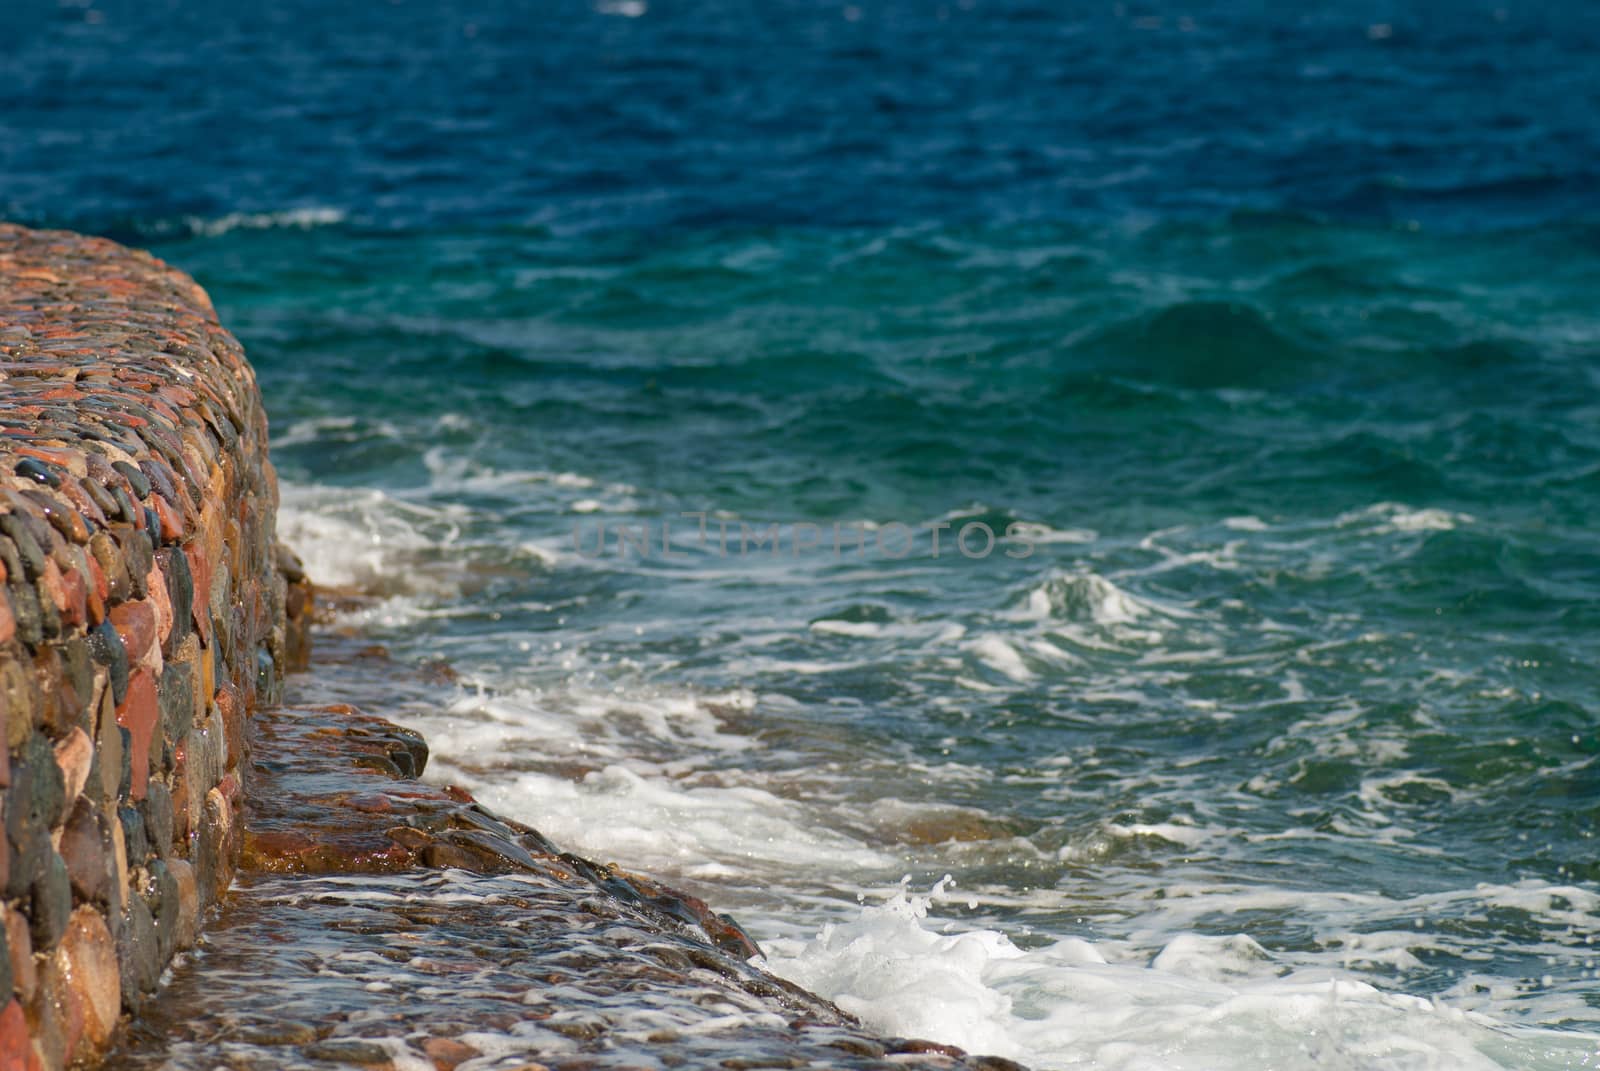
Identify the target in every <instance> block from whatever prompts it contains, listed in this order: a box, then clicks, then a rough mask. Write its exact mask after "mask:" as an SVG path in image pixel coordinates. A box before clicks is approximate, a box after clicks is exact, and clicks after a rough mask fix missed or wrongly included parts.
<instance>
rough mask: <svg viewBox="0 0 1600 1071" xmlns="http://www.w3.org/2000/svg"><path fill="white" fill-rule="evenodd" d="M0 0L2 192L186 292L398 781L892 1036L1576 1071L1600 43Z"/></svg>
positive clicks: (1586, 1010) (1594, 484)
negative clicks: (244, 386)
mask: <svg viewBox="0 0 1600 1071" xmlns="http://www.w3.org/2000/svg"><path fill="white" fill-rule="evenodd" d="M0 26H4V28H5V29H6V31H7V32H8V34H9V36H10V39H11V40H12V41H13V42H14V45H13V46H12V47H11V49H10V52H9V54H8V55H7V56H6V57H5V59H4V60H3V61H0V62H3V63H4V66H3V67H0V72H3V77H0V135H3V136H0V214H3V215H5V216H8V217H10V218H13V219H18V220H21V221H24V222H29V223H34V224H41V225H66V226H73V227H78V228H81V229H87V230H91V231H97V232H100V233H105V234H109V235H111V236H113V237H117V238H120V239H122V240H126V241H131V242H135V243H139V244H143V245H150V246H154V247H155V248H156V250H157V252H159V253H160V254H161V255H162V256H165V257H167V258H168V259H170V260H171V261H173V262H174V263H176V264H177V265H179V266H180V267H182V268H184V269H186V270H188V271H190V272H192V273H193V274H195V275H196V276H197V277H198V278H199V280H200V281H201V282H202V283H203V284H204V285H205V286H206V287H207V288H208V289H209V290H210V292H211V293H212V295H213V297H214V298H215V300H216V302H217V304H218V307H219V311H220V313H221V316H222V318H223V320H224V322H225V323H226V324H227V325H228V326H229V327H231V328H232V329H233V330H234V331H235V333H236V334H238V335H239V337H240V338H241V339H242V340H243V342H244V343H245V345H246V347H247V349H248V351H249V353H250V356H251V358H252V360H253V362H254V363H255V365H256V368H257V370H258V373H259V378H260V382H261V384H262V388H263V391H264V393H265V396H266V401H267V406H268V410H269V413H270V414H271V418H272V429H273V456H274V459H275V461H276V463H277V465H278V468H279V473H280V475H281V477H282V481H283V500H284V503H283V511H282V514H281V518H280V526H281V529H282V532H283V535H284V537H285V538H286V540H287V541H288V542H289V543H290V544H291V545H292V546H294V547H295V548H296V549H297V550H298V551H299V552H300V553H301V554H302V555H303V556H304V557H305V559H306V562H307V565H308V568H309V570H310V572H311V573H312V575H313V577H314V578H316V579H317V580H318V581H319V582H320V583H323V584H326V585H330V586H334V587H339V588H344V589H348V590H354V591H358V592H360V593H363V594H365V595H367V596H370V597H371V598H370V599H369V600H368V601H366V602H363V603H360V604H359V605H356V606H355V607H354V608H352V609H348V610H347V611H346V612H345V613H344V615H343V617H342V618H341V620H340V622H339V624H340V625H341V626H343V627H348V628H357V629H359V630H361V631H362V633H363V634H364V635H365V636H367V637H370V639H371V641H372V642H375V643H382V644H384V645H385V646H386V647H387V648H388V650H389V651H390V653H391V655H392V657H394V658H395V659H397V660H399V661H401V662H402V663H407V664H414V665H421V664H423V663H431V662H433V661H436V660H444V661H445V662H448V663H449V664H450V665H451V666H452V667H454V669H455V671H456V673H457V675H458V676H457V682H456V683H455V684H454V685H452V686H450V687H448V688H445V689H442V690H439V691H438V692H436V693H428V694H427V695H426V696H424V697H420V698H419V697H418V696H417V695H415V694H411V693H404V694H402V693H401V692H399V691H397V692H396V694H395V697H394V702H393V704H392V705H391V706H390V707H389V708H388V709H385V708H384V707H383V704H382V703H381V702H379V703H377V704H376V705H377V706H378V709H379V711H380V712H382V713H386V714H390V715H391V716H395V717H398V718H399V719H400V720H402V721H404V722H406V723H407V724H410V725H413V726H415V727H417V728H420V729H422V730H423V731H425V732H426V733H427V734H428V737H429V739H430V742H431V744H432V745H433V748H434V752H435V759H434V765H433V768H432V773H431V776H432V777H434V778H436V779H439V780H448V781H453V782H457V783H460V784H462V785H464V786H466V787H467V788H469V789H470V790H471V791H473V792H474V793H475V794H477V795H478V797H479V798H480V799H482V800H484V801H485V802H486V803H488V804H490V805H492V806H493V807H495V808H497V809H499V810H501V811H503V812H505V813H507V814H509V815H513V816H515V817H517V818H520V819H523V820H525V821H528V822H530V823H532V824H534V825H536V826H537V827H539V828H540V829H541V830H542V831H543V832H545V833H546V834H547V835H549V836H551V837H552V838H554V839H555V840H557V841H558V842H561V843H563V844H564V845H567V846H570V847H571V848H573V849H575V850H578V851H581V852H583V853H585V854H588V855H591V856H595V857H599V858H603V859H614V860H616V861H618V862H620V863H622V864H624V865H625V866H628V867H630V868H634V869H640V870H645V871H648V872H651V873H654V874H656V875H658V876H660V877H662V878H665V879H667V880H670V881H672V882H674V883H677V884H679V885H682V886H685V887H687V888H690V889H693V890H694V891H696V892H698V893H700V894H701V895H703V896H705V897H707V898H708V899H710V900H711V901H712V902H713V903H715V904H716V905H717V906H718V907H719V908H726V909H731V910H733V911H734V912H735V913H736V914H737V915H738V916H739V917H740V919H741V920H742V921H743V922H744V924H745V925H746V927H747V928H748V929H749V930H750V931H751V933H752V934H753V935H754V936H755V937H756V938H757V939H758V940H759V941H761V943H762V944H763V946H764V948H765V949H766V952H767V963H768V966H769V967H770V969H772V970H774V971H776V972H777V973H780V974H783V975H784V976H786V977H789V978H792V979H794V980H796V981H798V982H801V983H803V984H805V985H807V986H809V987H811V988H813V989H815V990H816V991H818V992H820V993H822V994H824V995H826V996H829V997H831V998H832V999H834V1000H835V1001H837V1002H838V1003H839V1004H840V1005H841V1006H843V1007H845V1008H846V1009H848V1010H850V1011H852V1012H854V1013H856V1014H858V1015H859V1016H861V1017H862V1018H863V1019H864V1020H866V1021H867V1022H868V1023H870V1024H871V1025H872V1026H874V1027H876V1028H878V1029H880V1030H882V1031H885V1032H888V1033H896V1034H913V1035H922V1036H927V1037H931V1038H934V1039H937V1040H940V1041H946V1042H952V1043H955V1044H959V1045H963V1046H966V1047H969V1048H971V1049H974V1050H980V1051H985V1052H994V1053H998V1054H1002V1055H1006V1056H1010V1057H1013V1058H1016V1059H1019V1060H1023V1061H1026V1062H1029V1063H1031V1064H1033V1065H1035V1066H1038V1067H1040V1068H1062V1067H1073V1068H1077V1067H1083V1068H1127V1069H1134V1068H1138V1069H1146V1068H1149V1069H1157V1068H1160V1069H1179V1068H1182V1069H1189V1068H1215V1069H1226V1071H1234V1069H1251V1068H1296V1067H1318V1068H1323V1067H1327V1068H1352V1069H1354V1068H1361V1069H1366V1068H1385V1069H1388V1068H1396V1069H1399V1068H1404V1069H1411V1068H1441V1069H1457V1068H1493V1067H1511V1068H1576V1067H1589V1066H1594V1065H1595V1064H1596V1063H1600V977H1597V969H1600V966H1597V959H1600V951H1597V949H1596V948H1595V945H1594V939H1595V933H1596V928H1597V923H1600V862H1597V859H1596V852H1595V840H1594V836H1595V821H1596V817H1597V812H1600V766H1597V758H1596V755H1597V753H1600V736H1597V732H1596V722H1597V717H1600V686H1597V683H1596V675H1595V654H1596V651H1597V650H1600V644H1597V640H1600V610H1597V608H1596V607H1597V605H1600V602H1597V600H1600V552H1597V550H1596V542H1595V524H1596V519H1597V516H1600V423H1597V420H1600V400H1597V399H1600V374H1597V371H1596V369H1597V367H1600V365H1597V363H1596V361H1597V356H1600V313H1597V312H1596V306H1595V297H1594V295H1595V294H1596V292H1597V290H1600V174H1597V172H1596V167H1595V163H1594V161H1595V160H1596V159H1600V126H1597V125H1596V124H1595V122H1594V119H1593V116H1594V109H1595V106H1596V100H1597V97H1596V93H1597V92H1600V77H1597V73H1596V72H1597V68H1596V67H1595V65H1594V63H1593V56H1594V55H1595V50H1596V48H1597V47H1600V21H1597V19H1596V17H1595V15H1594V14H1593V13H1592V12H1591V11H1590V9H1589V8H1587V7H1585V6H1583V5H1578V4H1558V3H1552V4H1546V5H1535V6H1532V7H1529V8H1527V9H1523V8H1516V7H1506V6H1495V5H1492V4H1470V3H1469V4H1454V5H1420V6H1417V5H1408V6H1401V5H1396V4H1388V3H1381V2H1370V3H1356V4H1342V5H1333V4H1313V5H1301V6H1298V7H1295V8H1293V9H1290V8H1285V7H1282V6H1281V5H1260V4H1253V3H1231V4H1230V3H1220V2H1211V3H1198V4H1194V5H1190V6H1186V7H1173V6H1169V5H1160V4H1148V5H1141V4H1131V3H1130V4H1125V5H1124V4H1116V5H1112V4H1096V5H1040V4H1032V3H1027V2H1024V0H953V2H950V3H938V2H935V0H928V2H926V3H911V2H882V3H878V2H873V0H854V2H845V3H827V2H819V3H798V2H780V3H769V4H763V5H751V4H736V3H731V2H727V0H717V2H709V0H708V2H703V3H667V2H665V0H648V2H645V0H628V2H627V3H601V4H595V5H585V4H583V3H571V4H564V5H539V6H533V5H518V4H511V3H496V2H491V0H483V2H481V3H476V4H467V3H461V4H455V5H449V6H438V5H428V4H421V3H416V2H411V3H399V4H390V5H373V6H369V7H361V8H355V9H351V10H342V9H341V10H335V9H332V8H325V7H324V6H323V5H314V4H310V3H309V2H294V3H285V4H281V5H274V6H273V7H272V8H271V9H270V10H261V11H256V10H245V9H244V8H242V7H241V8H240V9H238V10H229V11H207V12H204V13H201V12H199V11H198V10H188V9H185V8H182V7H176V6H174V7H172V8H170V9H168V8H163V7H161V6H160V5H140V6H138V7H135V6H131V5H120V4H114V3H102V2H100V0H95V2H93V3H87V4H84V5H76V4H74V5H64V6H62V7H59V8H57V7H49V8H46V7H43V6H39V7H37V8H36V7H34V6H32V5H30V4H28V3H24V4H22V5H20V6H18V7H15V8H13V9H11V10H9V11H7V12H6V13H5V14H3V15H0ZM774 526H775V527H774ZM985 533H988V536H989V537H992V540H993V542H992V543H990V542H989V538H988V537H986V536H985ZM935 534H937V535H938V536H939V537H940V538H941V540H942V543H941V545H940V548H939V552H938V553H937V554H935V553H934V550H933V545H932V537H933V536H934V535H935ZM958 540H959V541H958ZM980 551H981V552H982V553H979V552H980Z"/></svg>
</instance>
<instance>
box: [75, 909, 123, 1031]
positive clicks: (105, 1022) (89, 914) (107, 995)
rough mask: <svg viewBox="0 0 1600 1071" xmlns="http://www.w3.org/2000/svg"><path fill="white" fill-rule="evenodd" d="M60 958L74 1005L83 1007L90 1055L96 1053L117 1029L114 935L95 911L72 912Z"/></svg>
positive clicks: (118, 983) (118, 1005) (118, 1003)
mask: <svg viewBox="0 0 1600 1071" xmlns="http://www.w3.org/2000/svg"><path fill="white" fill-rule="evenodd" d="M60 955H61V956H62V957H63V958H64V959H65V961H66V965H67V977H68V986H69V987H70V989H71V991H72V997H73V999H74V1002H75V1003H77V1004H79V1005H80V1006H81V1007H82V1015H83V1038H84V1040H85V1041H86V1042H87V1044H88V1048H89V1051H90V1052H97V1051H99V1050H100V1049H102V1048H104V1047H105V1045H106V1043H107V1042H108V1041H110V1040H111V1034H112V1032H113V1031H114V1030H115V1029H116V1026H117V1016H118V1014H119V1012H120V1010H121V1004H122V985H121V980H120V978H119V977H118V973H119V972H118V966H117V957H116V948H115V945H114V944H113V942H112V939H111V934H110V932H109V931H108V930H107V929H106V925H105V922H104V921H103V920H102V919H101V918H100V916H99V914H97V913H96V912H95V911H94V910H93V909H91V908H87V907H80V908H79V909H78V910H77V911H75V912H73V914H72V919H71V921H70V922H69V923H68V926H67V932H66V935H65V936H64V937H63V938H62V942H61V952H60Z"/></svg>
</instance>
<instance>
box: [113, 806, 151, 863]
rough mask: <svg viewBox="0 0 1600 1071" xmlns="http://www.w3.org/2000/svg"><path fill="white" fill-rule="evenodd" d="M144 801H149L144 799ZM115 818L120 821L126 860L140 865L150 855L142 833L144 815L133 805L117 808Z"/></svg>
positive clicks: (147, 843)
mask: <svg viewBox="0 0 1600 1071" xmlns="http://www.w3.org/2000/svg"><path fill="white" fill-rule="evenodd" d="M145 802H146V803H149V802H150V801H149V800H148V799H146V800H145ZM117 820H118V821H119V822H121V823H122V841H123V844H124V845H125V846H126V847H125V849H124V850H125V851H126V852H127V853H128V861H129V862H130V863H133V864H135V865H140V866H142V865H143V864H144V861H145V860H146V859H148V858H149V857H150V850H151V849H150V842H149V841H148V840H147V839H146V838H145V835H144V817H143V816H142V815H141V814H140V813H139V811H138V809H137V808H134V807H119V808H117Z"/></svg>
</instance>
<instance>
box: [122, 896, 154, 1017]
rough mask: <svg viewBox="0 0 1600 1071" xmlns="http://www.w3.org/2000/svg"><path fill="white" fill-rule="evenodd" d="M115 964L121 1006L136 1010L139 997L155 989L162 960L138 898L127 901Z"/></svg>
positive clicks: (149, 919)
mask: <svg viewBox="0 0 1600 1071" xmlns="http://www.w3.org/2000/svg"><path fill="white" fill-rule="evenodd" d="M117 962H118V965H119V967H120V974H121V976H122V1003H123V1006H124V1007H126V1008H128V1009H129V1010H137V1009H138V1007H139V1005H140V1003H141V999H140V998H141V997H142V995H143V994H145V993H149V992H151V991H152V990H154V989H155V987H156V983H157V982H158V981H159V980H160V978H161V968H162V964H163V963H164V961H163V960H162V959H161V958H160V949H159V947H158V945H157V940H156V924H155V919H153V918H152V917H151V915H150V908H149V907H148V906H146V904H145V902H144V899H143V898H142V897H138V896H135V897H133V898H132V899H131V900H129V901H128V910H127V912H126V913H125V914H124V916H123V924H122V928H121V933H120V934H119V936H118V939H117Z"/></svg>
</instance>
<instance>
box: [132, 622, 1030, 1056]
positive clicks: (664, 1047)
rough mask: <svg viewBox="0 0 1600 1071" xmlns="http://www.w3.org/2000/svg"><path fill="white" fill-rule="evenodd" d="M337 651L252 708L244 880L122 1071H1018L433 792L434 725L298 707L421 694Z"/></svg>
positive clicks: (143, 1028)
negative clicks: (798, 974) (908, 1025)
mask: <svg viewBox="0 0 1600 1071" xmlns="http://www.w3.org/2000/svg"><path fill="white" fill-rule="evenodd" d="M340 646H341V643H340V641H339V640H338V639H337V638H322V637H319V642H318V644H317V649H318V651H319V656H318V658H319V662H318V666H317V670H316V672H315V674H312V675H311V680H312V681H313V682H314V685H312V686H308V682H307V678H305V677H299V676H297V677H295V678H292V679H291V681H290V682H289V699H290V702H289V703H288V705H285V706H283V707H281V708H278V709H275V710H273V711H271V712H270V713H269V714H268V715H266V716H263V717H258V718H256V719H253V720H252V723H251V725H250V732H251V734H252V736H253V746H252V752H251V753H252V756H253V758H252V767H253V776H252V778H251V781H250V785H249V788H248V791H247V794H246V796H247V804H246V809H245V820H246V823H245V824H246V833H245V850H244V857H243V861H242V863H241V867H240V881H239V883H238V885H237V886H236V887H235V889H234V891H233V892H232V893H231V894H230V895H229V898H228V901H227V904H226V906H225V907H224V908H223V910H222V912H221V914H220V916H219V917H218V919H217V920H216V922H215V923H214V924H213V925H211V926H210V927H208V929H207V931H206V934H205V937H204V940H203V949H204V954H203V955H201V956H198V957H196V958H195V959H193V960H192V961H190V962H186V963H185V964H183V965H182V966H181V967H179V968H177V969H176V970H175V971H174V972H173V978H172V982H171V984H170V986H169V987H168V988H167V989H166V990H164V991H163V993H162V994H161V996H159V997H158V998H157V999H156V1000H155V1001H153V1002H152V1003H151V1004H150V1005H149V1006H148V1007H147V1008H146V1009H145V1010H144V1011H143V1012H142V1013H141V1015H140V1017H139V1019H138V1020H137V1021H135V1022H134V1023H133V1024H131V1026H130V1028H129V1030H128V1032H127V1035H126V1038H125V1040H124V1041H123V1043H122V1044H121V1045H120V1046H119V1047H118V1048H117V1049H116V1050H115V1051H114V1052H113V1054H112V1057H111V1060H112V1062H113V1063H114V1064H115V1066H116V1067H118V1068H125V1069H129V1071H139V1069H149V1071H158V1069H159V1071H212V1069H213V1068H217V1067H223V1066H225V1067H229V1068H235V1069H239V1071H279V1069H283V1068H305V1069H323V1068H337V1067H359V1068H367V1069H370V1071H588V1069H598V1068H614V1069H618V1071H621V1069H644V1068H651V1069H662V1068H676V1067H683V1068H703V1067H715V1068H726V1069H729V1071H740V1069H753V1068H819V1069H820V1068H839V1069H846V1068H848V1069H864V1071H865V1069H871V1071H888V1069H891V1068H894V1069H904V1068H913V1069H923V1071H933V1069H942V1071H952V1069H966V1071H1020V1069H1018V1068H1017V1065H1016V1064H1013V1063H1011V1062H1010V1061H1007V1060H1000V1059H995V1058H992V1057H975V1056H970V1055H968V1054H966V1053H964V1052H961V1051H960V1050H959V1049H955V1048H952V1047H949V1046H944V1045H937V1044H933V1043H930V1042H926V1041H918V1040H914V1039H907V1038H883V1037H876V1036H874V1035H872V1034H871V1033H870V1032H869V1031H866V1030H864V1029H863V1028H862V1026H861V1024H859V1023H858V1022H856V1021H855V1020H854V1019H852V1018H851V1017H850V1016H849V1015H847V1014H846V1013H844V1012H843V1011H841V1010H840V1009H838V1008H837V1007H835V1006H834V1005H832V1004H831V1003H829V1002H828V1001H825V1000H822V999H821V998H819V997H817V996H815V995H813V994H811V993H808V992H806V991H805V990H803V989H800V988H798V987H796V986H795V985H793V984H791V983H789V982H786V981H784V980H782V979H779V978H775V977H773V976H771V975H769V974H767V973H765V972H764V971H762V970H760V969H759V968H758V967H756V966H754V965H753V964H751V963H750V962H749V957H750V956H751V955H752V954H754V953H755V952H756V951H757V950H756V948H755V946H754V944H753V943H752V942H751V941H750V939H749V938H748V937H746V936H745V934H744V933H743V931H741V930H740V929H739V927H738V925H737V924H735V923H734V922H733V920H731V919H729V918H728V917H726V916H723V915H718V914H715V913H714V912H712V911H711V910H710V909H709V908H708V907H707V906H706V905H705V903H703V902H702V901H700V900H698V899H696V898H695V897H692V896H688V895H685V894H683V893H681V892H678V891H676V890H673V889H670V888H667V887H665V886H663V885H662V884H660V883H659V882H656V881H652V880H651V879H649V878H645V877H642V876H640V875H637V874H630V873H627V872H625V871H622V870H619V869H618V868H616V867H615V866H608V865H601V864H597V863H593V862H590V861H589V860H586V859H584V858H582V857H580V856H577V855H573V854H571V853H569V852H564V851H562V850H560V849H559V848H558V847H556V846H555V845H553V844H551V843H550V841H549V840H548V839H546V838H545V837H544V836H543V835H541V834H540V833H539V832H537V831H536V830H534V829H532V828H530V827H528V826H526V825H522V824H519V823H517V822H514V821H510V820H507V819H503V818H500V817H497V816H496V815H494V814H492V813H490V812H489V811H488V810H486V809H485V808H483V807H482V806H481V805H480V804H478V803H476V802H475V801H474V800H473V799H472V798H471V797H470V796H469V795H467V794H466V793H464V792H462V791H461V790H459V789H456V788H451V787H435V786H431V785H427V784H423V783H420V782H419V781H417V780H416V777H417V775H419V774H420V773H421V772H422V770H423V767H424V765H425V764H426V762H427V757H428V751H427V745H426V744H425V743H424V742H423V740H422V738H421V737H419V736H418V735H417V734H415V733H413V732H409V731H407V730H405V729H402V728H400V727H397V726H395V725H394V724H392V723H390V722H388V721H385V720H384V719H382V718H379V717H376V716H373V715H370V714H367V713H364V712H362V711H361V710H359V709H357V708H355V707H353V706H351V705H350V704H348V703H317V704H312V703H303V702H300V701H299V700H300V698H301V696H300V695H298V694H297V693H302V692H317V693H321V694H324V695H326V694H327V693H328V692H329V691H339V692H343V693H345V694H347V695H348V694H350V693H352V692H359V691H362V690H370V688H371V686H372V684H373V683H378V684H379V685H380V686H381V687H389V688H391V689H393V688H396V687H400V686H403V685H404V683H405V682H404V678H405V677H406V676H407V672H406V670H405V669H404V668H403V667H400V666H396V665H393V664H391V663H388V662H387V660H386V658H385V657H384V656H383V655H382V654H381V653H376V654H374V653H373V652H372V651H370V650H369V651H365V652H362V654H361V656H359V657H357V658H356V659H354V660H349V661H345V662H344V664H342V665H341V664H340V662H339V660H340V651H339V648H340ZM346 646H347V645H346ZM325 648H332V649H333V650H332V651H331V652H327V651H325ZM330 654H331V660H330V661H324V659H329V655H330ZM358 663H366V667H365V672H364V673H363V672H362V671H361V669H360V666H359V665H358ZM330 678H333V679H331V680H330ZM363 679H364V680H365V681H366V685H365V687H363V684H362V681H363ZM352 682H354V683H353V685H352Z"/></svg>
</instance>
